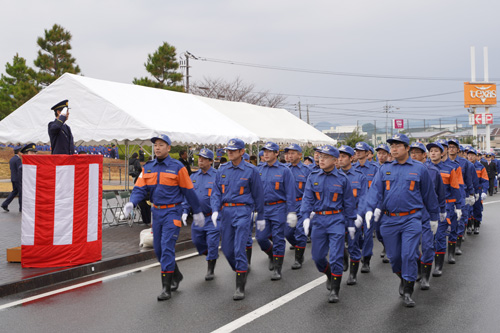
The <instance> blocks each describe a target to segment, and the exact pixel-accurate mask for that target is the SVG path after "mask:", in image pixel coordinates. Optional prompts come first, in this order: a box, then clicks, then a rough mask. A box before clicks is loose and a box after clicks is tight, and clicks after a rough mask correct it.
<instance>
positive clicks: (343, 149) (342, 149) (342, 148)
mask: <svg viewBox="0 0 500 333" xmlns="http://www.w3.org/2000/svg"><path fill="white" fill-rule="evenodd" d="M339 152H340V153H345V154H347V155H349V156H354V149H352V148H351V147H349V146H347V145H342V146H340V148H339Z"/></svg>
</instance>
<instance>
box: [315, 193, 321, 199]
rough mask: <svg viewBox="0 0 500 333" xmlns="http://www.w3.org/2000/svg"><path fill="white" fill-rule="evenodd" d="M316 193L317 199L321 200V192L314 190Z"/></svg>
mask: <svg viewBox="0 0 500 333" xmlns="http://www.w3.org/2000/svg"><path fill="white" fill-rule="evenodd" d="M314 193H316V199H318V200H321V196H320V195H319V192H314Z"/></svg>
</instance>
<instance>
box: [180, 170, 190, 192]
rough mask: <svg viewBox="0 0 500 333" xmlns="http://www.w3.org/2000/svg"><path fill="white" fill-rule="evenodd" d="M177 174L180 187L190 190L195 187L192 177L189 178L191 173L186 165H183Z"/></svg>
mask: <svg viewBox="0 0 500 333" xmlns="http://www.w3.org/2000/svg"><path fill="white" fill-rule="evenodd" d="M177 176H178V180H179V186H180V187H182V188H186V189H188V190H190V189H192V188H193V182H192V181H191V178H189V174H188V172H187V169H186V167H182V168H181V169H180V170H179V172H178V173H177Z"/></svg>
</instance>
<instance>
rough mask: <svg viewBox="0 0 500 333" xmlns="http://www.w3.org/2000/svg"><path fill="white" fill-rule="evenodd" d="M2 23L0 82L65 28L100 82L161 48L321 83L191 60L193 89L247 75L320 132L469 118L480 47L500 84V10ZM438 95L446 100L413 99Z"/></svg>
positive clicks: (112, 15)
mask: <svg viewBox="0 0 500 333" xmlns="http://www.w3.org/2000/svg"><path fill="white" fill-rule="evenodd" d="M2 12H3V15H2V19H1V20H0V28H1V31H2V33H1V34H0V45H1V47H0V70H1V73H5V63H6V62H12V58H13V56H14V55H15V54H16V53H19V55H20V56H22V57H24V58H26V59H27V60H28V64H29V65H31V66H33V60H34V59H35V58H36V55H37V51H38V47H37V45H36V39H37V37H39V36H43V34H44V29H50V28H51V27H52V25H53V24H55V23H57V24H60V25H62V26H63V27H64V28H65V29H67V30H69V31H70V32H71V33H72V35H73V39H72V43H71V44H72V47H73V49H72V55H73V56H74V57H75V58H76V60H77V63H78V65H79V66H80V68H81V70H82V73H83V74H84V75H85V76H89V77H92V78H98V79H104V80H110V81H117V82H125V83H130V82H131V81H132V80H133V78H134V77H141V76H145V75H146V74H147V73H146V71H145V69H144V62H145V61H146V58H147V55H148V53H153V52H154V51H155V50H156V49H157V48H158V47H159V46H160V45H161V44H162V43H163V42H168V43H169V44H171V45H173V46H175V47H176V48H177V52H178V54H181V53H183V52H185V51H186V50H187V51H189V52H191V53H192V54H193V55H195V56H197V57H200V58H207V59H223V60H230V61H234V62H239V63H250V64H258V65H266V66H271V67H282V68H289V69H290V68H293V69H303V70H311V71H316V72H318V71H319V72H323V73H321V74H317V73H304V72H297V71H282V70H277V69H260V68H254V67H246V66H236V65H229V64H221V63H217V62H214V61H200V60H192V61H191V66H192V67H191V70H190V72H191V73H190V74H191V76H192V77H191V82H196V81H197V80H201V79H203V77H210V78H219V77H220V78H224V79H226V80H234V79H235V78H236V77H237V76H239V77H240V78H241V79H243V80H244V82H246V83H249V84H250V83H253V84H255V86H256V90H268V91H270V92H272V93H281V94H287V95H289V96H288V97H287V100H286V106H285V108H287V109H288V110H289V111H291V112H292V113H294V114H296V115H298V112H296V104H297V102H298V101H299V100H300V102H301V103H302V105H304V108H305V105H307V104H309V105H310V107H309V109H310V117H311V122H312V123H319V122H321V121H328V122H330V123H340V124H356V121H358V120H359V121H360V123H365V122H373V120H377V127H379V126H385V119H386V118H385V116H386V114H385V113H384V108H383V107H384V105H385V104H386V102H385V101H386V100H388V101H389V102H388V103H389V105H393V106H394V108H393V110H394V111H395V112H393V113H391V114H389V116H390V118H404V119H410V122H411V121H414V122H416V119H423V118H427V119H432V118H438V117H448V116H452V117H455V116H460V115H464V114H466V109H464V108H463V92H462V90H463V81H464V80H470V47H471V46H476V62H477V63H476V68H477V73H478V74H477V79H478V80H482V79H483V46H487V47H488V48H489V76H490V81H491V80H493V79H498V80H500V42H499V37H498V34H499V31H500V19H499V13H500V2H498V1H491V0H490V1H480V0H476V1H461V0H433V1H429V0H419V1H410V0H403V1H402V0H398V1H389V0H387V1H384V0H378V1H373V0H360V1H356V0H351V1H336V0H335V1H334V0H330V1H295V0H287V1H272V0H267V1H260V0H253V1H237V0H233V1H228V0H227V1H216V0H212V1H208V0H203V1H200V0H197V1H189V0H185V1H165V0H163V1H146V0H145V1H131V0H120V1H103V0H100V1H95V0H86V1H55V0H45V1H8V2H7V1H3V5H2ZM331 73H348V74H354V73H355V74H363V76H344V75H332V74H331ZM370 76H376V77H370ZM380 76H396V77H410V78H412V79H387V78H380ZM421 78H425V80H424V79H421ZM428 78H446V79H447V80H427V79H428ZM429 95H438V96H436V97H426V98H418V99H414V100H408V98H412V97H421V96H429ZM405 99H406V100H405ZM493 113H494V114H497V111H496V109H493ZM303 119H305V116H303ZM495 122H496V121H495Z"/></svg>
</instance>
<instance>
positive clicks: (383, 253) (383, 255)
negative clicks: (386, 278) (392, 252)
mask: <svg viewBox="0 0 500 333" xmlns="http://www.w3.org/2000/svg"><path fill="white" fill-rule="evenodd" d="M384 257H385V246H384V249H383V250H382V252H380V258H382V259H383V258H384Z"/></svg>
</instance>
